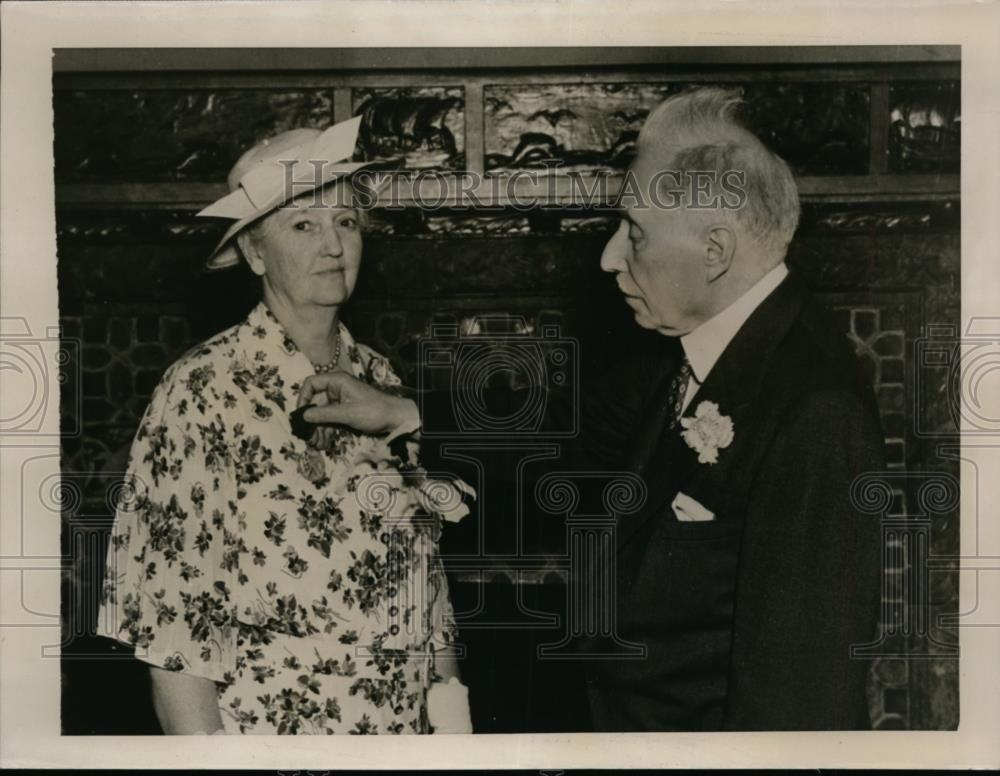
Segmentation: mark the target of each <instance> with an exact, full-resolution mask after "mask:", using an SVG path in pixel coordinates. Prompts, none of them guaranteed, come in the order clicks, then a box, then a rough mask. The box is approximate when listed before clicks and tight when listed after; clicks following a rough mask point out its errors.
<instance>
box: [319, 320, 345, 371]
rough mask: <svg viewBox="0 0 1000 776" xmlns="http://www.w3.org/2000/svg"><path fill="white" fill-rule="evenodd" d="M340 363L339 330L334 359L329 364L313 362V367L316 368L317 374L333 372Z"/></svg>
mask: <svg viewBox="0 0 1000 776" xmlns="http://www.w3.org/2000/svg"><path fill="white" fill-rule="evenodd" d="M338 363H340V332H339V331H338V332H337V344H336V346H335V347H334V350H333V360H331V361H330V363H328V364H317V363H315V362H313V369H315V370H316V374H318V375H322V374H326V373H327V372H332V371H333V370H335V369H336V368H337V364H338Z"/></svg>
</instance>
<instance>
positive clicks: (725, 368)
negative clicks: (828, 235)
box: [618, 274, 805, 549]
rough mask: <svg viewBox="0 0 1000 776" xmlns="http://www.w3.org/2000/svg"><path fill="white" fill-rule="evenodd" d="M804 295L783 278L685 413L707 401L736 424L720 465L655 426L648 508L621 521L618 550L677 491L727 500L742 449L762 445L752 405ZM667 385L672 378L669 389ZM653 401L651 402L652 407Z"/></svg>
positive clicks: (647, 471)
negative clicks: (704, 459)
mask: <svg viewBox="0 0 1000 776" xmlns="http://www.w3.org/2000/svg"><path fill="white" fill-rule="evenodd" d="M804 296H805V290H804V288H803V287H802V286H801V285H800V283H799V281H798V278H797V277H796V276H794V275H793V274H790V275H789V276H788V277H787V278H785V280H784V281H783V282H782V283H781V285H779V286H778V288H776V289H775V290H774V291H773V292H772V293H771V294H770V296H768V297H767V298H766V299H765V300H764V301H763V302H762V303H761V305H760V306H759V307H758V308H757V309H756V310H755V311H754V312H753V314H751V316H750V317H749V318H748V319H747V321H746V323H744V325H743V326H742V327H741V328H740V330H739V331H738V332H737V333H736V336H735V337H733V339H732V341H730V343H729V345H728V346H727V347H726V349H725V350H724V351H723V353H722V355H721V356H720V357H719V360H718V361H717V362H716V364H715V366H714V367H713V368H712V370H711V372H709V374H708V375H707V377H706V378H705V382H704V383H703V384H702V385H701V387H700V388H699V389H698V392H697V393H696V394H695V395H694V397H693V398H692V400H691V402H690V403H689V404H688V406H687V408H686V409H685V411H684V413H683V416H682V417H683V418H691V417H693V416H694V414H695V412H696V411H697V408H698V407H699V406H700V405H701V404H702V403H703V402H714V403H715V404H717V405H718V407H719V413H720V414H721V415H725V416H728V417H729V418H731V419H732V421H733V430H734V439H733V442H732V444H731V445H730V446H729V447H727V448H724V449H721V450H719V460H718V462H717V463H715V464H707V463H700V462H699V461H698V454H697V452H696V451H695V450H693V449H692V448H691V447H690V446H689V445H688V443H687V442H686V441H685V440H684V438H683V437H682V436H681V431H682V430H683V429H682V428H681V427H680V425H678V427H677V428H675V429H673V430H671V431H665V429H666V422H665V420H661V421H660V425H659V426H657V427H655V431H657V433H658V434H659V436H660V439H659V443H658V445H657V446H656V449H655V451H654V452H653V454H652V455H651V456H650V457H649V458H648V462H647V463H646V465H645V467H644V468H643V469H642V472H641V474H642V476H643V479H644V481H645V483H646V488H647V499H646V508H645V509H643V510H642V511H640V512H639V513H637V514H635V515H632V516H630V517H625V518H622V519H621V520H620V521H619V528H618V547H619V549H621V548H622V547H624V546H625V545H626V544H628V542H629V541H630V540H631V539H633V538H634V537H635V535H636V533H637V531H638V530H639V528H640V527H641V526H642V525H643V524H645V523H646V522H647V521H648V520H649V519H651V518H652V517H653V516H654V515H662V514H663V512H664V510H666V509H668V508H669V503H670V501H672V500H673V498H674V496H676V494H677V492H678V491H679V490H683V491H684V492H685V493H687V494H688V495H689V496H691V497H692V498H695V499H698V496H699V495H700V494H702V493H705V494H708V495H713V496H715V498H716V500H718V499H719V498H720V497H721V498H722V499H725V498H726V495H727V490H726V483H727V481H730V480H731V479H732V477H731V473H732V467H733V466H735V465H736V464H737V463H739V462H742V461H745V460H746V456H745V455H743V454H741V449H747V446H748V445H753V444H757V443H758V442H757V441H756V440H754V438H753V437H754V433H753V430H752V429H753V427H754V425H755V424H754V422H753V421H754V420H755V419H756V417H757V416H758V414H759V408H757V407H755V406H754V405H755V402H756V401H757V399H758V395H759V393H760V387H761V382H762V380H763V378H764V375H765V373H766V370H767V365H768V363H769V361H770V358H771V355H772V354H773V352H774V349H775V348H776V347H777V344H778V343H779V342H780V341H781V340H782V339H783V338H784V336H785V334H786V333H787V331H788V329H789V327H790V326H791V325H792V322H793V321H794V320H795V318H796V317H797V316H798V313H799V310H800V309H801V306H802V301H803V299H804ZM672 373H673V372H672V371H671V375H672ZM669 383H670V376H669V375H668V376H667V378H666V383H665V385H666V386H669ZM663 390H666V388H663ZM655 399H656V397H653V401H651V403H650V404H651V405H653V406H656V405H655ZM661 399H662V397H661ZM662 403H663V402H662V400H661V402H660V404H662ZM656 420H657V418H655V417H654V416H653V414H652V412H649V413H644V417H643V422H646V423H650V424H652V423H655V422H656ZM668 519H669V516H668Z"/></svg>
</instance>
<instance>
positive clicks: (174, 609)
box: [99, 303, 461, 734]
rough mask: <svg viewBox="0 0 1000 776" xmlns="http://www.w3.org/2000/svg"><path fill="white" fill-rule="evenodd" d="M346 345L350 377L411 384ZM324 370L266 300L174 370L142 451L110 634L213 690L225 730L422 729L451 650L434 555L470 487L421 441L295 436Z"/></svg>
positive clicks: (107, 612)
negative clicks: (317, 442) (450, 479)
mask: <svg viewBox="0 0 1000 776" xmlns="http://www.w3.org/2000/svg"><path fill="white" fill-rule="evenodd" d="M340 336H341V337H342V343H343V346H344V347H345V348H346V352H347V353H348V355H349V358H350V363H351V368H352V371H353V373H354V375H355V376H356V377H358V378H359V379H362V380H365V381H367V382H368V383H370V384H373V385H377V386H380V387H382V388H386V389H389V390H391V389H393V387H395V386H398V385H399V380H398V378H397V377H396V376H395V375H394V374H393V372H392V369H391V368H390V366H389V364H388V361H387V360H386V359H384V358H383V357H381V356H379V355H378V354H376V353H375V352H374V351H372V350H371V349H369V348H367V347H365V346H363V345H360V344H356V343H355V342H354V341H353V340H352V339H351V336H350V334H349V333H348V331H347V329H346V328H345V327H343V326H341V328H340ZM312 373H313V368H312V365H311V364H310V362H309V360H308V359H307V358H306V356H305V355H304V354H303V353H302V352H300V351H299V350H298V348H297V347H296V346H295V344H294V343H293V342H292V341H291V339H290V338H289V337H288V336H287V335H286V334H285V332H284V330H283V328H282V327H281V325H280V324H279V322H278V321H277V319H276V318H274V316H273V315H272V314H271V312H270V311H269V310H268V309H267V307H266V306H265V305H264V304H263V303H261V304H260V305H258V306H257V307H256V308H255V309H254V310H253V311H252V312H251V314H250V315H249V317H248V318H247V320H245V321H244V322H243V323H241V324H239V325H237V326H234V327H233V328H231V329H228V330H227V331H224V332H222V333H221V334H218V335H216V336H215V337H213V338H212V339H210V340H208V341H207V342H205V343H204V344H202V345H200V346H198V347H196V348H194V349H193V350H191V351H190V352H189V353H187V354H186V355H185V356H184V357H183V358H181V359H180V360H179V361H178V362H177V363H175V364H174V365H173V366H172V367H171V368H170V369H169V370H168V371H167V373H166V374H165V376H164V377H163V379H162V381H161V383H160V385H159V386H158V388H157V389H156V391H155V393H154V395H153V398H152V401H151V403H150V405H149V408H148V409H147V411H146V413H145V415H144V417H143V420H142V423H141V425H140V428H139V431H138V432H137V434H136V437H135V441H134V443H133V446H132V451H131V457H130V463H129V474H128V477H127V483H128V484H129V485H130V487H128V488H126V489H125V490H126V495H125V496H124V497H123V498H122V499H121V500H120V503H119V506H118V511H117V514H116V520H115V527H114V530H113V532H112V537H111V544H110V546H109V549H108V568H107V577H106V582H105V586H104V594H103V599H102V601H103V602H102V611H101V616H100V617H99V622H100V625H99V628H101V629H102V631H103V633H104V635H107V636H109V637H111V638H115V639H118V640H120V641H122V642H125V643H128V644H131V645H134V646H135V648H136V657H138V658H139V659H141V660H144V661H146V662H148V663H151V664H153V665H156V666H160V667H162V668H165V669H168V670H172V671H180V672H185V673H189V674H192V675H195V676H199V677H205V678H208V679H211V680H213V681H215V682H216V683H217V689H218V699H219V709H220V711H221V714H222V719H223V723H224V726H225V730H226V732H227V733H244V734H276V733H277V734H286V733H319V734H330V733H424V732H429V729H428V722H427V713H426V693H427V689H428V686H429V684H430V683H431V682H432V681H433V680H434V678H435V671H434V664H435V657H436V656H439V655H441V654H442V652H443V651H447V650H450V649H452V645H453V641H454V626H453V616H452V612H451V608H450V604H449V600H448V590H447V583H446V581H445V576H444V573H443V569H442V568H441V565H440V561H439V560H438V559H437V556H436V552H437V541H438V536H439V526H440V520H441V515H442V514H443V513H444V512H446V511H447V509H454V508H455V504H456V501H455V498H456V495H457V490H456V489H455V487H454V485H453V484H450V483H447V482H441V481H434V482H431V481H429V480H427V478H426V477H425V476H424V473H423V472H422V470H420V468H419V466H418V465H417V464H416V463H415V461H414V457H415V449H416V445H415V444H414V443H413V442H405V444H404V446H405V448H406V452H405V453H400V454H398V455H394V454H393V453H392V452H390V450H389V449H388V448H387V446H386V444H385V442H384V441H383V440H381V439H378V438H375V437H370V436H366V435H363V434H357V433H354V432H350V431H347V430H344V431H342V432H339V434H338V436H337V437H336V438H335V441H334V443H333V445H332V446H331V447H330V448H329V449H327V450H325V451H322V452H321V451H317V450H314V449H313V448H311V447H310V446H309V445H308V444H306V442H304V441H302V440H300V439H298V438H297V437H295V436H294V435H293V434H292V430H291V425H290V421H289V412H291V411H292V410H293V409H295V406H296V399H297V395H298V390H299V387H300V386H301V383H302V380H303V379H305V378H306V377H307V376H308V375H310V374H312ZM394 447H397V446H396V445H394ZM435 489H436V495H435V494H434V493H432V491H435ZM442 494H444V495H443V496H442ZM449 500H450V502H449ZM460 501H461V499H460V497H458V503H459V504H460ZM446 502H449V503H450V504H451V506H450V507H449V506H442V505H445V504H446ZM458 508H461V506H459V507H458Z"/></svg>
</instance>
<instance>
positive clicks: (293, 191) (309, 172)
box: [198, 116, 373, 270]
mask: <svg viewBox="0 0 1000 776" xmlns="http://www.w3.org/2000/svg"><path fill="white" fill-rule="evenodd" d="M360 126H361V117H360V116H356V117H355V118H352V119H348V120H347V121H341V122H340V123H339V124H334V125H333V126H332V127H330V128H329V129H327V130H325V131H321V130H318V129H290V130H288V131H287V132H282V133H281V134H278V135H275V136H274V137H272V138H268V139H267V140H262V141H261V142H260V143H258V144H257V145H255V146H253V148H251V149H249V150H248V151H246V152H245V153H244V154H243V155H242V156H241V157H240V158H239V161H237V162H236V164H235V165H233V169H232V170H231V171H230V172H229V177H228V178H227V182H228V183H229V193H228V194H227V195H226V196H224V197H222V198H221V199H219V200H216V201H215V202H213V203H212V204H211V205H209V206H208V207H206V208H205V209H204V210H202V211H201V212H199V213H198V215H199V216H210V217H215V218H229V219H232V220H233V224H232V226H230V227H229V228H228V229H227V230H226V233H225V234H224V235H223V237H222V239H221V240H220V241H219V244H218V245H216V246H215V250H213V251H212V253H211V255H210V256H209V257H208V261H207V262H206V263H205V269H206V270H217V269H224V268H225V267H232V266H234V265H236V264H239V262H240V255H239V252H238V251H237V248H236V240H235V239H233V238H234V237H235V236H236V234H237V233H238V232H239V231H240V230H241V229H242V228H243V227H245V226H246V225H247V224H249V223H251V222H253V221H256V220H257V219H258V218H261V217H263V216H265V215H267V214H268V213H270V212H271V211H272V210H276V209H277V208H279V207H281V206H282V205H284V204H286V203H287V202H289V201H291V200H292V199H295V198H296V197H299V196H301V195H302V194H307V193H309V192H310V191H315V190H316V189H318V188H321V187H323V186H325V185H326V184H328V183H331V182H332V181H335V180H337V179H339V178H345V177H348V176H351V175H353V174H354V173H356V172H357V171H358V170H360V169H362V168H364V167H369V166H371V165H372V164H373V163H372V162H352V161H350V159H351V156H352V155H353V154H354V147H355V145H356V143H357V139H358V130H359V128H360Z"/></svg>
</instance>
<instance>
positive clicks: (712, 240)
mask: <svg viewBox="0 0 1000 776" xmlns="http://www.w3.org/2000/svg"><path fill="white" fill-rule="evenodd" d="M735 253H736V232H735V230H734V229H732V227H730V226H728V225H726V224H715V225H713V226H710V227H709V229H708V234H707V236H706V240H705V269H706V271H707V273H708V282H709V283H711V282H713V281H715V280H718V279H719V278H720V277H722V276H723V275H725V274H726V273H727V272H728V271H729V267H730V265H731V264H732V263H733V256H734V255H735Z"/></svg>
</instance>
